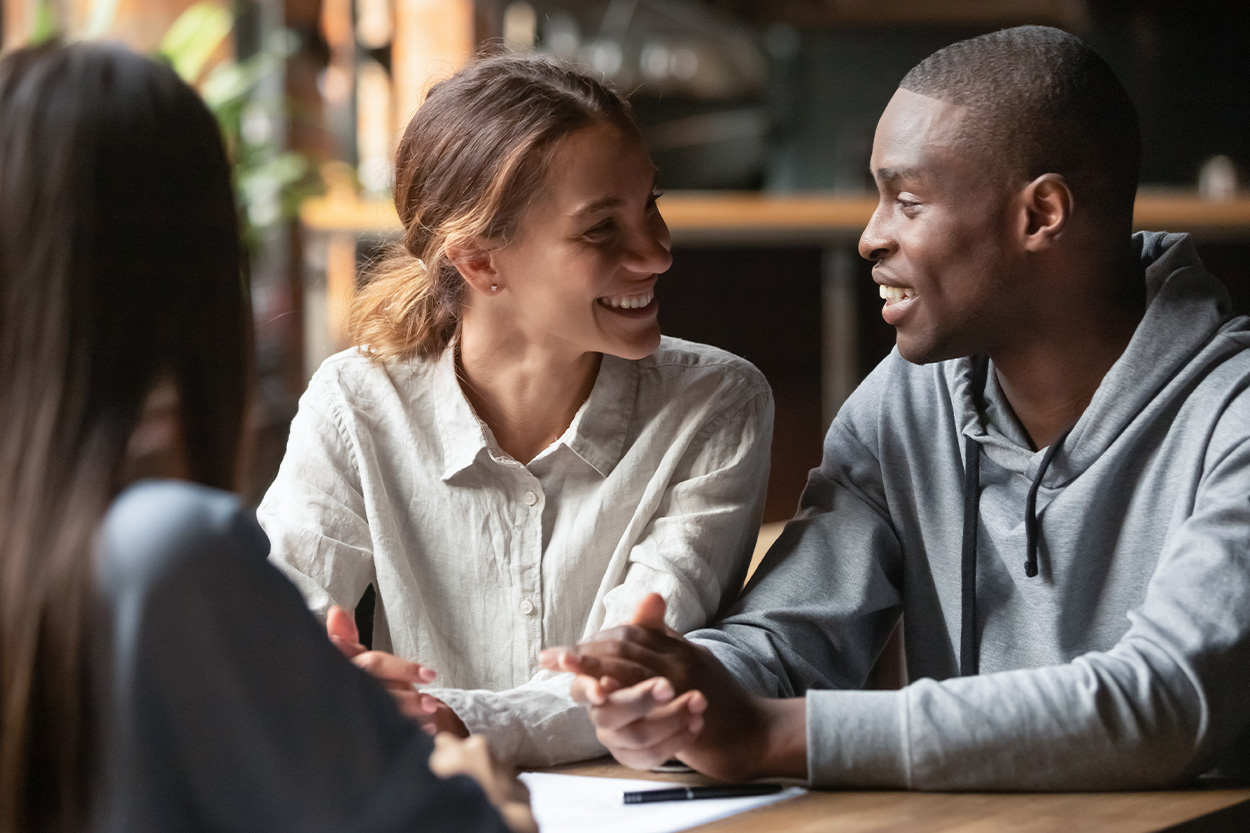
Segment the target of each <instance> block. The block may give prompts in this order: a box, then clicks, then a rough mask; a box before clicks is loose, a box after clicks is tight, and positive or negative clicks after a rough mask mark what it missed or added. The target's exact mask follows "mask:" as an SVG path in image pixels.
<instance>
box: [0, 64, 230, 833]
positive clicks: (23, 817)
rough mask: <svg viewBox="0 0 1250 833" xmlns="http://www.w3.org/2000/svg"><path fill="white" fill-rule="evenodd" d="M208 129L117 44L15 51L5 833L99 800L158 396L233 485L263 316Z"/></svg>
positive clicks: (204, 471)
mask: <svg viewBox="0 0 1250 833" xmlns="http://www.w3.org/2000/svg"><path fill="white" fill-rule="evenodd" d="M241 265H242V264H241V252H240V246H239V235H238V222H237V217H236V212H235V207H234V201H233V197H232V195H231V190H230V172H229V166H228V163H227V160H226V156H225V152H224V150H223V147H222V141H221V135H220V133H219V130H218V127H217V124H216V122H215V120H214V119H213V116H212V114H211V113H209V111H208V110H207V109H206V108H205V106H204V104H203V103H202V102H201V101H200V99H199V98H198V96H196V94H195V92H194V91H193V90H192V89H191V88H190V87H188V86H187V85H186V84H185V83H183V82H182V81H181V80H180V79H179V78H178V77H177V76H176V75H175V74H174V72H173V71H172V70H170V69H169V68H168V67H165V66H162V65H159V64H157V63H154V62H153V61H150V60H148V59H146V58H142V57H140V56H138V55H135V54H133V53H130V52H127V51H125V50H124V49H122V48H120V47H110V46H103V45H93V44H76V45H72V46H62V45H55V44H53V45H46V46H41V47H33V48H27V49H22V50H18V51H15V52H12V53H10V54H8V55H7V56H5V57H4V58H3V59H0V426H3V428H0V833H15V831H18V830H23V831H24V830H38V829H69V828H77V827H81V826H82V825H83V823H84V820H85V818H86V816H85V814H86V812H87V810H88V806H89V802H90V794H89V793H90V787H89V785H90V781H91V774H92V773H91V767H92V766H93V737H94V736H95V731H96V729H97V728H98V727H95V726H94V725H93V722H92V715H91V697H90V685H91V681H90V676H91V673H90V668H91V663H90V662H89V654H90V651H91V645H90V627H91V620H92V608H93V601H92V558H91V551H92V539H93V535H94V532H95V529H96V526H97V524H98V523H99V521H100V519H101V517H102V515H103V513H104V512H105V510H106V509H107V507H108V504H109V502H110V501H111V500H112V498H113V497H114V495H115V494H116V492H117V489H118V487H119V483H120V480H121V470H122V466H123V463H124V461H125V459H126V455H127V447H128V443H129V440H130V437H131V434H132V432H133V430H134V428H135V426H136V424H137V421H138V418H139V415H140V413H141V411H142V408H143V405H144V402H145V399H146V397H147V395H148V394H149V392H150V391H151V390H152V389H153V387H154V385H156V384H157V383H158V382H161V381H168V382H169V383H171V384H172V386H173V387H174V389H175V390H176V391H177V393H178V401H179V408H180V416H181V424H182V426H183V437H182V440H183V444H184V447H185V452H186V459H187V466H188V471H187V474H188V476H189V477H190V478H191V479H193V480H197V481H200V482H203V483H207V484H210V485H216V486H221V487H230V486H232V485H233V483H234V479H235V469H236V464H237V457H238V445H239V441H240V436H241V427H242V420H243V415H244V410H245V407H246V391H247V385H248V371H247V368H248V365H249V353H250V349H249V344H250V341H249V333H250V326H249V314H248V304H247V301H246V294H245V292H244V285H243V284H244V278H243V273H242V268H241Z"/></svg>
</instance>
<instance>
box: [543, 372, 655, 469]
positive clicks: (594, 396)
mask: <svg viewBox="0 0 1250 833" xmlns="http://www.w3.org/2000/svg"><path fill="white" fill-rule="evenodd" d="M637 396H638V362H636V361H630V360H628V359H622V358H620V357H619V356H609V355H607V354H604V356H603V360H602V361H601V362H600V363H599V375H598V376H596V377H595V386H594V387H593V388H591V391H590V396H589V397H587V399H586V401H585V402H584V403H583V404H582V407H581V408H579V409H578V411H577V414H576V415H575V416H574V417H573V422H572V423H571V424H570V425H569V429H568V430H567V431H565V432H564V436H563V437H561V438H560V442H563V443H564V444H565V445H566V446H568V447H569V449H570V450H571V451H572V452H573V453H574V454H576V455H577V456H578V457H581V458H582V459H583V460H585V461H586V463H587V464H588V465H590V467H591V468H593V469H594V470H595V471H597V472H599V474H600V476H602V477H607V476H608V475H609V474H611V473H612V469H614V468H616V464H617V463H619V462H620V461H621V454H622V452H623V451H624V448H625V431H626V429H627V428H628V426H629V420H630V417H632V416H633V413H634V400H635V399H636V398H637Z"/></svg>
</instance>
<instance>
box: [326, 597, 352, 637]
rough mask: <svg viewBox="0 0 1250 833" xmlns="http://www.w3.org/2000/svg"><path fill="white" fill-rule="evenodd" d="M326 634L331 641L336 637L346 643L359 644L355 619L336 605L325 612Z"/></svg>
mask: <svg viewBox="0 0 1250 833" xmlns="http://www.w3.org/2000/svg"><path fill="white" fill-rule="evenodd" d="M326 633H327V634H329V635H330V638H331V639H334V638H336V637H337V638H338V639H341V640H343V641H344V642H347V643H351V644H360V632H359V631H357V630H356V619H355V617H353V616H352V614H350V613H348V612H347V611H346V610H344V609H343V608H341V607H339V606H338V605H330V609H329V610H327V611H326Z"/></svg>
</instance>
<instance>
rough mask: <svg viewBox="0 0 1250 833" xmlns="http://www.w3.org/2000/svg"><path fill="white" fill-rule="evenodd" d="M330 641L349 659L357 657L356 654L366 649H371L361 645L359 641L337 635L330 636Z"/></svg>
mask: <svg viewBox="0 0 1250 833" xmlns="http://www.w3.org/2000/svg"><path fill="white" fill-rule="evenodd" d="M330 643H331V644H332V645H334V647H336V648H338V649H339V651H340V652H341V653H342V654H343V656H345V657H347V658H348V659H351V658H352V657H355V656H359V655H360V654H363V653H364V652H365V651H367V650H369V649H368V648H366V647H365V646H364V645H361V644H360V643H359V642H348V641H346V640H343V639H339V638H338V637H337V636H332V637H330Z"/></svg>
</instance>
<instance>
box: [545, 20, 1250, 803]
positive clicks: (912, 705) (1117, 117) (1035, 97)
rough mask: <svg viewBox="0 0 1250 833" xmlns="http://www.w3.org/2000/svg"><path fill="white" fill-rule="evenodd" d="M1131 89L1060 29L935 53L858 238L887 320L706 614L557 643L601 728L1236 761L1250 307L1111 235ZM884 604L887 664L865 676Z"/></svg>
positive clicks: (714, 745)
mask: <svg viewBox="0 0 1250 833" xmlns="http://www.w3.org/2000/svg"><path fill="white" fill-rule="evenodd" d="M1139 157H1140V139H1139V135H1138V128H1137V118H1136V113H1135V110H1134V108H1133V105H1132V103H1131V102H1130V100H1129V97H1128V95H1127V94H1126V92H1125V91H1124V89H1123V88H1122V86H1121V85H1120V84H1119V82H1118V81H1117V80H1116V79H1115V77H1114V75H1113V73H1112V71H1111V70H1110V68H1109V67H1108V66H1107V65H1106V64H1105V63H1104V62H1103V61H1102V60H1101V59H1100V58H1099V57H1098V56H1097V55H1096V54H1094V53H1093V52H1092V51H1091V50H1090V49H1089V48H1088V47H1087V46H1085V45H1084V44H1083V43H1082V42H1081V41H1079V40H1078V39H1077V38H1075V37H1073V36H1071V35H1068V34H1066V33H1063V32H1061V31H1058V30H1055V29H1049V28H1044V27H1021V28H1017V29H1009V30H1005V31H1002V32H997V33H994V34H991V35H986V36H983V37H979V38H974V39H972V40H968V41H963V42H960V43H957V44H954V45H952V46H950V47H947V48H946V49H943V50H941V51H939V52H937V53H935V54H934V55H932V56H930V57H929V58H927V59H926V60H925V61H923V62H922V63H921V64H919V65H918V66H917V67H916V68H915V69H913V70H912V71H911V72H910V73H909V74H908V75H907V76H906V78H904V79H903V81H902V83H901V85H900V88H899V90H898V91H897V92H896V93H895V95H894V97H893V98H892V99H891V101H890V103H889V106H888V107H887V108H886V110H885V112H884V114H883V115H882V118H881V121H880V123H879V125H878V128H877V133H876V137H875V140H874V144H873V152H872V160H871V166H872V173H873V176H874V178H875V180H876V182H877V187H878V190H879V192H880V202H879V204H878V207H877V209H876V211H875V213H874V214H873V216H872V220H871V221H870V222H869V224H868V227H867V228H866V229H865V230H864V233H863V237H862V238H861V241H860V253H861V254H862V255H863V256H864V257H865V258H867V259H869V260H871V261H872V262H873V278H874V280H875V281H876V282H877V283H878V284H879V285H880V286H881V294H882V297H883V299H884V304H883V308H882V315H883V316H884V317H885V320H886V321H887V322H889V323H890V324H892V325H893V326H894V327H896V328H897V334H898V342H897V349H896V351H895V352H894V353H893V354H892V355H890V356H889V357H888V358H887V359H886V360H885V361H883V362H882V363H881V365H880V366H879V367H878V368H877V369H876V370H875V371H874V372H873V373H872V374H871V375H870V376H869V377H868V378H867V379H866V380H865V381H864V383H863V384H862V385H861V386H860V388H859V389H858V390H857V391H856V392H855V394H854V395H853V396H852V397H851V398H850V399H849V400H848V401H847V403H846V404H845V406H844V407H843V408H842V410H841V412H840V413H839V414H838V417H837V419H836V420H835V421H834V424H833V426H832V427H831V428H830V431H829V434H828V436H827V438H826V440H825V449H824V460H823V462H822V464H821V466H820V468H818V469H816V470H814V471H813V472H812V474H811V477H810V479H809V482H808V486H807V489H806V491H805V493H804V495H803V499H802V503H801V507H800V511H799V514H798V516H797V517H796V519H795V520H793V521H791V522H790V524H789V525H788V526H787V527H786V530H785V532H784V534H783V535H782V536H781V538H780V539H779V540H778V541H777V543H776V545H775V546H774V547H773V549H772V551H771V552H770V553H769V555H768V557H767V558H766V559H765V561H764V563H763V565H762V567H761V568H760V570H759V572H758V573H757V574H756V576H755V577H754V578H753V580H752V582H751V584H750V585H749V586H748V588H747V589H746V591H745V592H744V594H743V595H742V596H741V597H740V599H739V600H738V601H737V603H736V605H735V606H734V607H732V608H731V609H730V610H728V611H727V612H726V614H725V615H724V616H722V617H721V618H720V619H719V621H718V622H717V624H716V625H715V627H713V628H709V629H705V630H701V631H696V632H695V633H693V634H690V635H689V636H688V638H685V639H683V638H681V637H678V636H677V635H676V634H673V633H672V632H671V631H665V630H664V629H663V627H662V624H661V620H660V614H661V613H662V611H663V601H662V600H661V599H660V598H659V597H655V596H653V597H651V598H649V599H647V600H645V601H644V603H643V604H642V605H641V606H640V608H639V611H638V613H637V614H636V617H635V622H634V625H633V626H629V627H624V628H618V629H614V630H612V631H607V632H604V633H602V634H600V635H599V637H597V638H596V639H595V640H592V641H591V642H588V643H585V644H583V645H580V646H577V647H576V648H570V649H559V650H554V651H550V652H548V653H547V654H546V655H545V657H544V661H545V662H546V663H547V664H548V666H550V667H562V668H566V669H570V670H577V671H580V672H582V674H581V676H580V677H579V679H578V682H577V683H576V685H575V693H576V696H578V697H579V698H580V699H581V700H582V701H583V702H585V703H586V704H587V705H588V706H589V709H590V715H591V718H592V720H593V721H594V723H595V725H596V727H597V729H598V735H599V738H600V740H601V741H602V742H603V743H604V744H605V745H607V746H608V748H609V749H611V750H612V752H613V753H614V754H615V755H616V756H617V758H618V759H619V760H621V761H622V762H624V763H626V764H630V765H633V766H648V765H653V764H655V763H657V762H659V761H662V760H664V759H665V758H667V757H669V756H671V755H677V756H678V757H680V758H681V759H682V760H684V761H686V762H687V763H689V764H691V765H692V766H694V767H695V768H696V769H699V770H701V771H704V772H706V773H709V774H711V775H714V776H718V777H722V778H727V779H744V778H755V777H763V776H777V775H784V776H793V777H799V778H806V779H808V780H810V782H811V783H812V784H814V785H816V786H832V785H863V786H879V787H908V788H918V789H1064V790H1066V789H1110V788H1132V787H1146V786H1156V785H1163V784H1169V783H1174V782H1177V781H1180V780H1183V779H1186V778H1189V777H1192V776H1195V775H1197V774H1199V773H1201V772H1204V771H1206V770H1209V769H1210V768H1212V767H1213V766H1216V765H1220V766H1221V767H1223V768H1224V769H1225V771H1228V769H1229V768H1230V767H1231V768H1235V767H1236V766H1238V765H1242V766H1244V764H1245V763H1246V761H1247V759H1248V758H1250V756H1248V755H1247V749H1248V744H1247V739H1248V738H1250V736H1248V735H1247V734H1246V727H1247V725H1248V723H1250V686H1247V684H1246V680H1248V679H1250V349H1248V348H1250V320H1248V319H1246V318H1244V317H1233V316H1232V314H1231V312H1230V309H1229V302H1228V298H1227V294H1226V293H1225V291H1224V289H1223V288H1222V286H1221V285H1220V283H1219V282H1218V281H1217V280H1216V279H1215V278H1214V277H1212V276H1211V275H1210V274H1209V273H1207V272H1206V270H1205V269H1204V268H1203V267H1202V264H1201V262H1200V261H1199V260H1198V258H1197V255H1196V254H1195V252H1194V249H1193V246H1192V245H1191V243H1190V241H1189V240H1188V238H1187V237H1186V236H1184V235H1173V234H1160V233H1143V234H1137V235H1133V234H1132V233H1131V223H1132V209H1133V200H1134V195H1135V190H1136V177H1137V170H1138V163H1139ZM900 613H903V614H905V617H904V619H903V623H904V630H905V636H906V645H907V661H908V667H909V671H910V676H911V679H912V680H914V682H912V683H911V684H910V685H909V686H907V687H905V688H904V689H902V690H900V691H863V690H861V689H862V687H863V685H864V682H865V679H866V677H867V675H868V672H869V670H870V668H871V667H872V665H873V662H874V660H875V659H876V657H877V655H878V653H879V652H880V650H881V648H882V645H883V644H884V642H885V640H886V637H887V636H888V634H889V633H890V630H891V629H892V628H893V626H894V624H895V623H896V621H897V620H898V617H899V615H900Z"/></svg>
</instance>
